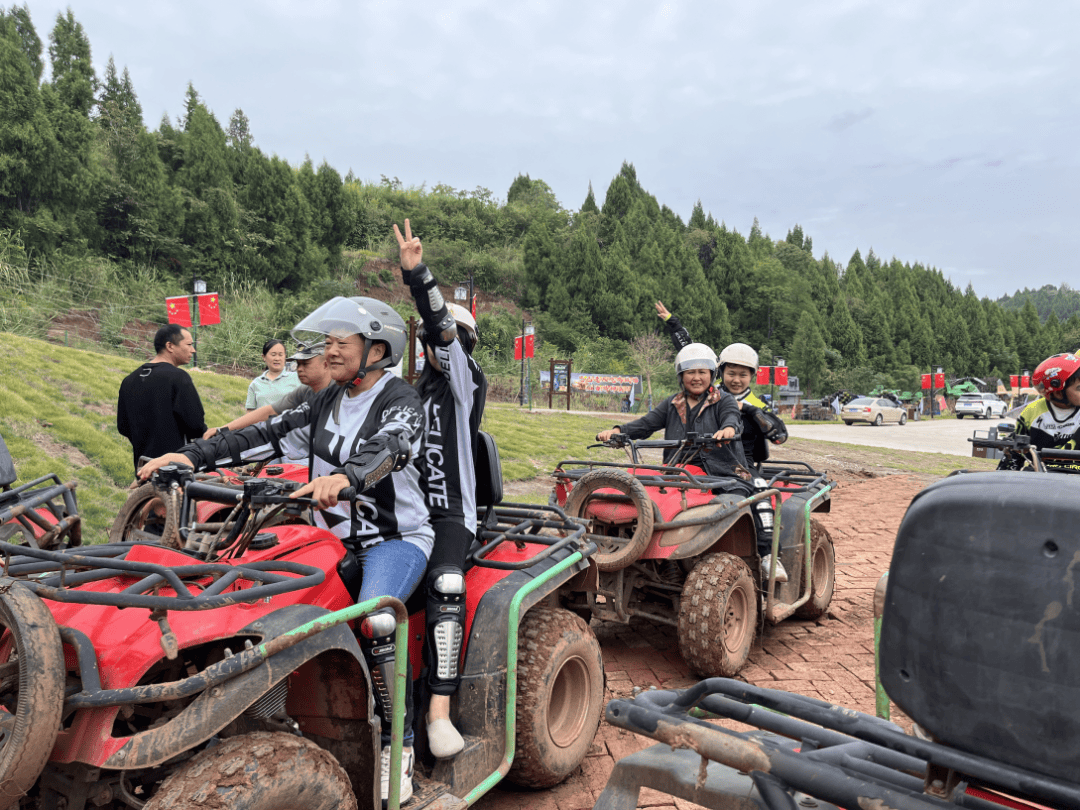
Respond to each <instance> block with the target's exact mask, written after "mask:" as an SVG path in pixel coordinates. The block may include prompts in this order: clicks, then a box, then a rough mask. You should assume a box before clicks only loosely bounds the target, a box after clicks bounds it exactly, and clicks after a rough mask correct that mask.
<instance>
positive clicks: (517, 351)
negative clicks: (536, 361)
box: [514, 335, 536, 360]
mask: <svg viewBox="0 0 1080 810" xmlns="http://www.w3.org/2000/svg"><path fill="white" fill-rule="evenodd" d="M535 337H536V335H525V356H526V357H535V356H536V355H535V354H533V338H535ZM514 359H515V360H520V359H521V335H518V336H517V337H516V338H514Z"/></svg>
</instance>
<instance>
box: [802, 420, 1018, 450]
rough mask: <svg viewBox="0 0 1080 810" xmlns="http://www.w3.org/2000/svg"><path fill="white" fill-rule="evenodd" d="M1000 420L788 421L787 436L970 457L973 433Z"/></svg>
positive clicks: (985, 428)
mask: <svg viewBox="0 0 1080 810" xmlns="http://www.w3.org/2000/svg"><path fill="white" fill-rule="evenodd" d="M1000 421H1002V420H1000V419H933V420H930V419H921V420H919V421H918V422H908V423H907V424H906V425H898V424H895V423H890V424H886V425H882V426H881V427H874V426H873V425H863V424H858V425H845V424H844V423H843V422H838V423H836V424H835V425H800V424H799V423H798V422H788V423H787V429H788V434H789V435H791V436H792V437H794V438H798V439H818V440H821V441H826V442H842V443H844V444H862V445H867V446H869V447H891V448H892V449H894V450H915V451H918V452H922V453H946V454H948V455H953V456H970V455H971V442H969V441H968V439H970V438H971V437H972V435H973V434H974V432H975V431H976V430H978V431H980V435H982V436H985V435H986V434H985V432H984V431H986V430H987V429H988V428H996V427H997V425H998V422H1000Z"/></svg>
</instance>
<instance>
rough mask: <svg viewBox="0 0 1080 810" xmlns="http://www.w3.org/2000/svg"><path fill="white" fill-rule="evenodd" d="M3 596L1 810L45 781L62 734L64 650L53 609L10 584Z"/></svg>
mask: <svg viewBox="0 0 1080 810" xmlns="http://www.w3.org/2000/svg"><path fill="white" fill-rule="evenodd" d="M3 582H4V583H5V584H6V585H9V586H10V588H9V590H7V591H6V592H3V593H0V625H2V627H0V631H2V632H3V635H2V637H0V659H2V660H3V661H4V663H3V664H0V810H6V808H8V807H14V806H15V805H16V804H18V802H19V797H21V796H22V795H23V794H24V793H26V791H28V790H29V789H30V788H31V787H32V786H33V784H34V783H35V782H36V781H37V779H38V777H39V776H40V775H41V771H42V770H43V769H44V767H45V763H46V762H47V761H48V759H49V754H51V753H52V749H53V745H54V744H55V743H56V735H57V734H58V733H59V731H60V715H61V712H62V711H63V708H64V676H65V672H64V648H63V645H62V644H61V642H60V631H59V630H58V629H57V627H56V622H55V621H54V620H53V615H52V613H51V612H50V611H49V609H48V608H47V607H46V606H45V603H44V602H42V601H41V600H40V599H39V598H38V597H37V596H36V595H35V594H34V593H33V592H32V591H30V590H29V589H27V588H25V587H24V586H23V585H21V584H19V583H17V582H12V581H11V580H8V579H5V580H3Z"/></svg>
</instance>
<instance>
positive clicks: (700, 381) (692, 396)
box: [596, 343, 746, 484]
mask: <svg viewBox="0 0 1080 810" xmlns="http://www.w3.org/2000/svg"><path fill="white" fill-rule="evenodd" d="M675 372H676V374H678V375H679V387H680V389H681V390H680V391H679V393H677V394H675V395H674V396H671V397H668V398H667V399H665V400H664V401H663V402H661V403H660V404H659V405H658V406H657V407H656V408H654V409H653V410H651V411H649V412H648V413H647V414H645V415H644V416H642V417H641V418H640V419H635V420H634V421H633V422H627V423H626V424H625V425H619V426H617V427H614V428H612V429H611V430H604V431H601V432H600V433H598V434H597V436H596V438H597V440H598V441H602V442H606V441H607V440H608V439H610V438H611V437H612V436H613V435H614V434H616V433H623V434H626V435H627V436H629V437H630V438H631V439H644V438H646V437H648V436H651V435H652V434H653V433H655V432H656V431H658V430H660V429H661V428H663V429H664V438H665V439H682V438H685V437H686V434H687V433H690V432H693V433H697V434H699V435H706V436H712V437H714V438H716V439H720V440H721V441H724V442H725V443H724V444H721V445H718V446H717V447H716V449H715V450H712V451H710V452H707V453H705V454H704V455H703V466H704V468H705V472H706V473H707V474H709V475H717V476H736V477H734V478H733V479H732V481H734V482H738V483H739V484H742V483H745V482H743V480H742V479H741V478H740V477H737V476H738V475H739V471H740V470H742V472H743V474H745V467H746V459H745V458H744V457H743V453H742V445H741V444H740V443H738V442H732V441H729V440H731V439H736V438H738V437H739V434H740V433H741V432H742V419H741V418H740V417H739V408H738V406H737V405H736V404H735V400H734V399H733V398H732V397H731V394H729V393H727V392H726V391H722V390H721V389H719V388H716V387H715V386H714V385H713V377H715V376H716V354H715V353H714V352H713V350H712V349H710V348H709V347H708V346H706V345H705V344H703V343H691V344H690V345H689V346H686V347H685V348H684V349H683V350H682V351H680V352H679V354H678V356H677V357H676V358H675ZM675 452H676V449H675V448H669V449H667V450H665V451H664V461H665V462H667V461H668V460H670V458H671V457H672V456H673V455H674V454H675Z"/></svg>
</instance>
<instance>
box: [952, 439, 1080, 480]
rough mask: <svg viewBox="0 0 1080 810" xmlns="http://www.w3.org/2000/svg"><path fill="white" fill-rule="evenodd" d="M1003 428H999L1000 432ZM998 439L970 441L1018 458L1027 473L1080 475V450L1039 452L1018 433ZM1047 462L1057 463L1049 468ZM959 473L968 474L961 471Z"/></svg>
mask: <svg viewBox="0 0 1080 810" xmlns="http://www.w3.org/2000/svg"><path fill="white" fill-rule="evenodd" d="M1000 430H1001V428H1000V427H999V431H1000ZM998 435H999V438H997V439H983V438H978V439H976V438H972V439H968V441H969V442H971V443H972V444H973V445H974V446H975V447H983V448H987V449H993V450H1000V451H1002V452H1004V453H1005V454H1006V455H1012V456H1014V457H1016V458H1017V459H1018V460H1019V461H1020V463H1021V464H1022V465H1023V468H1024V469H1025V470H1026V471H1031V472H1054V473H1065V474H1067V475H1077V474H1080V450H1062V449H1058V448H1051V447H1047V448H1044V449H1042V450H1039V448H1037V447H1036V446H1035V445H1033V444H1032V443H1031V439H1030V438H1029V437H1027V436H1023V435H1020V434H1016V433H1007V434H1005V435H1001V433H999V434H998ZM1047 461H1051V462H1057V464H1055V465H1053V466H1050V467H1048V466H1047V465H1046V462H1047ZM959 472H966V471H964V470H961V471H959Z"/></svg>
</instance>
